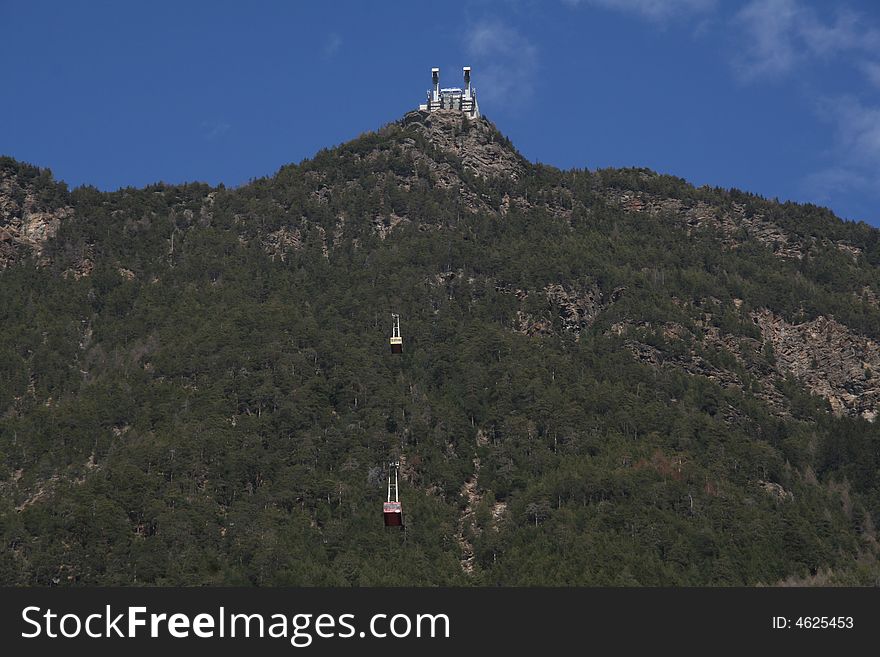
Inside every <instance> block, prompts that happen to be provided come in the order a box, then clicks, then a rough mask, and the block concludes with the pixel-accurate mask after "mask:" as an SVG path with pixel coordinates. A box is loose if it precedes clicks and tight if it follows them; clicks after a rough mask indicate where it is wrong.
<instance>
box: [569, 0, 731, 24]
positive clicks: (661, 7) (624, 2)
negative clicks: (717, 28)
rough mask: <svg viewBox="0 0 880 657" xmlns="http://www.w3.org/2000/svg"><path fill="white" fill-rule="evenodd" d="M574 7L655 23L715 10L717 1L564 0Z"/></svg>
mask: <svg viewBox="0 0 880 657" xmlns="http://www.w3.org/2000/svg"><path fill="white" fill-rule="evenodd" d="M563 2H565V4H567V5H571V6H572V7H575V6H578V5H582V4H588V5H592V6H594V7H600V8H602V9H614V10H617V11H624V12H629V13H634V14H638V15H640V16H642V17H643V18H647V19H649V20H654V21H665V20H667V19H670V18H672V17H675V16H684V15H689V14H698V13H702V12H706V11H709V10H711V9H714V8H715V5H716V4H717V3H716V0H563Z"/></svg>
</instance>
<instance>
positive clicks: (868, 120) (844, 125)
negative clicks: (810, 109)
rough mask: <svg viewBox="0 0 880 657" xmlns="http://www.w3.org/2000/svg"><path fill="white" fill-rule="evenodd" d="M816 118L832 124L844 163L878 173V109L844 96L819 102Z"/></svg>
mask: <svg viewBox="0 0 880 657" xmlns="http://www.w3.org/2000/svg"><path fill="white" fill-rule="evenodd" d="M819 114H820V116H821V117H823V118H825V119H826V120H829V121H831V122H832V123H833V124H834V127H835V132H836V134H837V141H838V144H839V148H840V151H841V156H843V157H845V158H846V161H848V162H850V163H852V164H854V165H863V166H868V167H874V168H877V169H878V170H880V107H871V106H867V105H864V104H862V103H861V102H860V101H859V100H857V99H856V98H853V97H851V96H844V97H842V98H833V99H825V100H823V101H821V103H820V106H819Z"/></svg>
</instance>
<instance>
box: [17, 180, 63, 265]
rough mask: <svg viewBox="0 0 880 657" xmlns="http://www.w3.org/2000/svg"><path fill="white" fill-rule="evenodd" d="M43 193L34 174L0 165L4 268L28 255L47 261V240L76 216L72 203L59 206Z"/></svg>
mask: <svg viewBox="0 0 880 657" xmlns="http://www.w3.org/2000/svg"><path fill="white" fill-rule="evenodd" d="M50 184H53V185H54V184H55V183H50ZM41 196H42V195H41V194H40V192H39V190H38V189H37V187H36V179H35V178H34V177H32V176H31V177H26V176H23V175H19V174H18V172H16V171H15V170H14V169H13V168H11V167H6V166H0V270H2V269H5V268H6V267H8V266H9V265H11V264H13V263H14V262H17V261H18V260H20V259H21V258H23V257H27V256H33V257H35V259H36V261H37V262H38V263H39V264H45V263H46V259H45V257H44V250H45V247H46V244H47V242H48V241H49V240H51V239H52V238H53V237H55V234H56V233H57V232H58V228H59V227H60V226H61V222H62V221H64V220H65V219H68V218H70V217H71V216H73V208H71V207H70V206H69V205H63V206H60V207H55V206H53V205H52V203H51V202H49V201H47V200H43V199H42V198H41Z"/></svg>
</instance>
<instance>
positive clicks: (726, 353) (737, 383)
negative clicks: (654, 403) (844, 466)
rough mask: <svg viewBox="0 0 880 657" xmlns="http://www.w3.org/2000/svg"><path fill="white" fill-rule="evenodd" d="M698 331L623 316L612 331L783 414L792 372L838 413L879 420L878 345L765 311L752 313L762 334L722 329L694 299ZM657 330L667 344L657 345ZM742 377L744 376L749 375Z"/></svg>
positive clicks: (832, 324) (828, 325) (826, 325)
mask: <svg viewBox="0 0 880 657" xmlns="http://www.w3.org/2000/svg"><path fill="white" fill-rule="evenodd" d="M692 310H694V314H695V317H694V327H695V329H694V330H691V329H688V328H685V327H684V326H682V325H681V324H678V323H674V322H669V323H666V324H663V325H654V324H651V323H650V322H618V323H616V324H614V325H612V327H611V329H610V331H609V334H611V335H617V336H622V337H624V339H625V340H624V345H625V346H626V347H627V349H629V350H630V351H631V352H632V354H633V356H634V357H635V358H636V359H637V360H639V361H640V362H642V363H645V364H647V365H652V366H654V367H671V368H675V369H679V370H681V371H684V372H687V373H688V374H691V375H694V376H703V377H706V378H707V379H709V380H710V381H713V382H714V383H716V384H718V385H719V386H720V387H721V388H733V389H737V390H749V391H750V392H751V393H752V394H753V395H754V396H755V397H757V398H759V399H761V400H762V401H763V402H764V403H765V404H767V406H768V408H769V409H770V410H771V411H772V412H773V413H775V414H777V415H780V416H787V415H789V404H788V402H787V400H786V398H785V397H784V395H782V394H781V393H780V391H779V387H780V384H781V383H782V382H783V380H784V379H785V378H786V377H787V376H793V377H794V378H796V379H797V380H798V381H800V382H801V383H802V384H803V385H804V387H805V388H806V389H807V390H808V391H809V392H810V393H812V394H814V395H817V396H819V397H822V398H824V399H826V400H827V401H828V403H829V405H830V407H831V410H832V412H833V413H835V414H836V415H847V416H850V417H862V418H864V419H866V420H868V421H872V422H873V421H874V420H875V419H876V417H877V412H878V410H877V409H878V406H880V377H878V375H877V372H878V370H880V345H878V344H877V343H876V342H875V341H874V340H872V339H870V338H867V337H865V336H862V335H859V334H857V333H855V332H853V331H852V330H850V329H849V328H848V327H846V326H844V325H843V324H840V323H839V322H836V321H835V320H834V319H830V318H827V317H818V318H816V319H814V320H812V321H809V322H803V323H800V324H792V323H790V322H787V321H785V320H784V319H783V318H781V317H780V316H778V315H776V314H774V313H772V312H771V311H769V310H767V309H763V310H761V311H757V312H753V313H751V314H750V318H751V321H752V322H753V323H754V325H755V326H757V327H758V328H759V329H760V335H761V337H760V338H754V337H749V336H747V335H733V334H731V333H725V332H724V331H722V330H721V329H720V328H719V327H717V326H715V325H714V324H713V316H712V312H710V311H706V310H703V309H701V308H699V306H697V305H695V307H694V308H693V309H692ZM652 336H659V337H660V338H662V340H663V342H665V343H666V344H667V345H669V348H668V349H664V348H661V347H658V346H656V342H657V340H656V339H652ZM744 377H745V378H744Z"/></svg>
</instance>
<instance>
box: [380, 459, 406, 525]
mask: <svg viewBox="0 0 880 657" xmlns="http://www.w3.org/2000/svg"><path fill="white" fill-rule="evenodd" d="M388 465H389V469H388V501H387V502H385V503H384V504H383V505H382V515H383V516H384V517H385V526H386V527H400V528H401V529H402V528H403V509H402V508H401V506H400V498H399V497H398V493H397V471H398V470H399V469H400V462H399V461H393V462H392V463H389V464H388Z"/></svg>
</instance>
